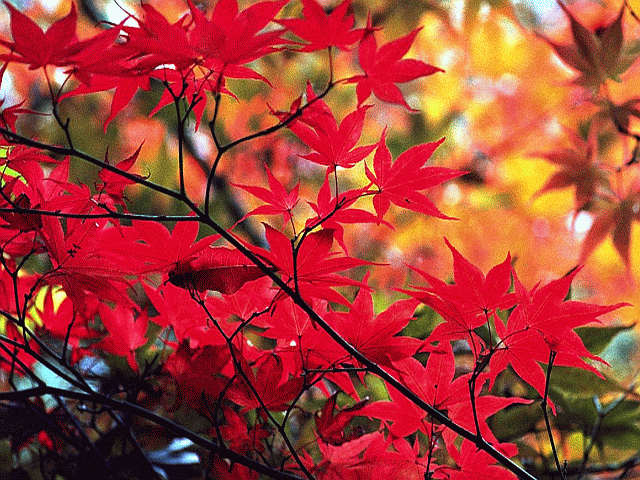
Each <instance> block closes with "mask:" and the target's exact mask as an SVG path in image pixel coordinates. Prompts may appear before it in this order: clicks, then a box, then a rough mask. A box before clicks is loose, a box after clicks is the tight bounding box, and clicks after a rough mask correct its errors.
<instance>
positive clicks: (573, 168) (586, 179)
mask: <svg viewBox="0 0 640 480" xmlns="http://www.w3.org/2000/svg"><path fill="white" fill-rule="evenodd" d="M568 133H569V136H570V138H571V140H572V142H573V144H574V147H575V148H574V149H568V148H567V149H562V150H559V151H555V152H551V153H546V154H540V155H541V156H542V157H544V158H546V159H547V160H549V161H550V162H553V163H555V164H557V165H559V166H560V167H561V169H560V170H559V171H557V172H555V173H554V174H553V175H552V176H551V177H550V178H549V180H547V182H546V183H545V184H544V186H543V187H542V188H541V189H540V190H538V191H537V192H536V193H535V195H534V198H535V197H537V196H538V195H541V194H543V193H545V192H548V191H549V190H554V189H561V188H566V187H569V186H571V185H574V186H575V189H576V193H575V197H576V207H575V208H576V210H577V211H579V210H582V209H583V208H584V207H585V205H586V204H587V203H588V202H589V201H591V200H592V199H593V198H594V196H595V194H596V191H597V188H598V186H600V185H607V176H606V172H605V171H604V170H603V169H602V168H601V167H600V166H599V165H598V164H597V163H596V162H595V160H596V155H597V153H598V147H597V140H596V133H595V129H591V131H590V133H589V138H588V139H587V140H586V141H585V140H583V139H581V138H580V137H579V136H578V135H577V134H576V133H575V132H570V131H569V132H568Z"/></svg>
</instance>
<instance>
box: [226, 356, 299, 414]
mask: <svg viewBox="0 0 640 480" xmlns="http://www.w3.org/2000/svg"><path fill="white" fill-rule="evenodd" d="M244 370H245V373H246V375H247V378H248V379H249V381H250V382H251V384H252V385H253V387H254V389H255V391H256V392H257V394H258V395H259V397H260V399H261V401H262V405H264V406H266V407H267V408H268V409H269V410H272V411H284V410H286V409H287V408H288V407H289V402H291V401H292V400H294V399H296V398H297V396H298V395H299V393H300V390H301V389H302V388H303V387H304V383H305V379H304V378H302V377H292V378H283V364H282V360H281V359H280V357H279V356H278V355H275V354H271V353H267V354H265V355H264V357H263V359H262V361H261V362H260V365H259V366H258V368H257V370H256V372H255V373H254V371H253V370H252V369H251V368H249V367H248V366H246V367H245V368H244ZM227 396H228V398H229V399H230V400H231V401H233V402H234V403H237V404H238V405H241V406H242V409H241V411H240V413H246V412H248V411H249V410H252V409H254V408H260V407H261V403H260V402H259V401H258V399H257V398H256V396H255V395H254V393H253V391H252V389H251V388H250V387H249V386H248V385H247V384H246V383H245V380H243V381H241V382H239V383H234V385H233V386H232V387H231V388H230V389H229V391H228V393H227Z"/></svg>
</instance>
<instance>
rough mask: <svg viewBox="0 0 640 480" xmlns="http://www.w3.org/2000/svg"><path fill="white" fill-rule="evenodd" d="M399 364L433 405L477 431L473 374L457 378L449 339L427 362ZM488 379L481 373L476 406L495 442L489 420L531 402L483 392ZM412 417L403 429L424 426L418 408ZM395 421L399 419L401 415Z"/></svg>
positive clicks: (483, 429)
mask: <svg viewBox="0 0 640 480" xmlns="http://www.w3.org/2000/svg"><path fill="white" fill-rule="evenodd" d="M395 367H396V369H397V370H398V371H400V372H401V380H402V383H403V384H404V385H406V386H407V387H408V388H410V389H411V390H412V391H413V392H415V393H416V394H417V395H419V396H420V397H421V398H422V399H423V400H425V401H426V402H427V403H429V404H430V405H432V406H433V407H435V408H437V409H439V410H441V411H444V412H447V415H448V417H449V418H450V419H451V420H452V421H454V422H455V423H457V424H458V425H460V426H461V427H463V428H465V429H467V430H470V431H475V428H476V427H475V419H474V414H473V411H474V408H473V405H472V403H471V396H470V392H469V379H470V377H471V373H468V374H466V375H460V376H458V377H455V370H456V368H455V359H454V356H453V350H452V348H451V343H450V342H449V341H441V342H440V343H439V345H438V346H437V347H436V348H433V349H432V351H431V353H430V354H429V358H428V359H427V364H426V365H422V364H421V363H420V362H419V361H418V360H416V359H415V358H413V357H409V358H405V359H404V360H401V361H399V362H397V363H396V364H395ZM487 378H488V376H487V375H486V374H481V375H480V376H479V377H478V381H477V382H476V391H475V392H474V395H475V397H476V398H475V409H476V413H477V418H478V419H479V426H480V433H481V435H482V436H483V438H485V439H487V440H488V441H490V442H492V443H498V441H497V440H496V438H495V436H494V435H493V433H492V432H491V429H490V428H489V426H488V425H487V423H486V419H488V418H489V417H490V416H492V415H494V414H495V413H496V412H498V411H500V410H502V409H504V408H505V407H506V406H508V405H512V404H514V403H528V402H529V401H528V400H525V399H522V398H518V397H511V398H504V397H496V396H494V395H481V393H482V387H483V385H484V383H485V382H486V380H487ZM412 416H413V421H412V422H411V423H410V424H405V425H402V424H400V425H401V426H402V427H403V428H412V429H414V428H415V429H416V430H420V429H422V425H421V422H422V418H423V417H419V413H418V412H417V411H415V412H412ZM382 418H385V417H382ZM391 420H396V422H397V421H398V419H397V418H396V419H391ZM442 435H443V439H444V440H445V442H446V443H447V444H449V443H452V442H454V441H455V439H456V438H457V434H456V433H455V432H453V431H451V430H449V429H445V431H444V432H442ZM503 447H504V448H506V449H511V448H513V447H511V446H509V444H504V445H503Z"/></svg>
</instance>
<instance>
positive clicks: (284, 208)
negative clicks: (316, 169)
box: [231, 165, 300, 228]
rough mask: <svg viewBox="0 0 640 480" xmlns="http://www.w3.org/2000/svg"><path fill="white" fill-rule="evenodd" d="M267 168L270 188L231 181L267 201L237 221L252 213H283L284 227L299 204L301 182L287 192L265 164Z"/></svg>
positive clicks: (235, 185)
mask: <svg viewBox="0 0 640 480" xmlns="http://www.w3.org/2000/svg"><path fill="white" fill-rule="evenodd" d="M265 169H266V170H267V178H268V180H269V188H268V189H267V188H263V187H256V186H253V185H237V184H235V183H231V185H233V186H234V187H238V188H242V189H243V190H246V191H247V192H249V193H250V194H251V195H253V196H254V197H257V198H259V199H260V200H262V201H264V202H266V203H267V205H260V206H259V207H257V208H254V209H253V210H251V211H250V212H249V213H247V214H246V215H245V216H244V217H242V218H241V219H240V220H238V222H237V223H240V222H242V221H244V220H245V219H246V218H247V217H249V216H251V215H282V221H283V223H284V225H283V228H284V226H285V225H286V223H287V222H290V221H292V220H293V214H292V213H291V212H292V210H293V209H294V207H295V206H296V205H297V204H298V190H299V188H300V183H298V184H297V185H296V186H295V187H294V188H293V190H291V191H290V192H287V190H286V189H285V188H284V185H282V184H281V183H280V182H279V181H278V179H277V178H276V177H274V176H273V174H272V173H271V170H269V167H267V166H266V165H265Z"/></svg>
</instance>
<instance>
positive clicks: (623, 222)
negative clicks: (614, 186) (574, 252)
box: [580, 192, 640, 268]
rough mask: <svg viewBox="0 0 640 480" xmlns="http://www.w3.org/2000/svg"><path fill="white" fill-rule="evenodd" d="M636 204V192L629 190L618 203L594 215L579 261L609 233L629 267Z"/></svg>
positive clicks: (637, 218)
mask: <svg viewBox="0 0 640 480" xmlns="http://www.w3.org/2000/svg"><path fill="white" fill-rule="evenodd" d="M637 205H638V192H630V193H629V195H627V197H625V198H623V199H622V200H621V201H620V202H619V203H617V204H614V205H613V206H610V207H608V208H606V209H605V210H603V211H602V212H600V213H598V214H597V215H596V216H595V219H594V220H593V223H592V224H591V228H589V231H588V232H587V236H586V237H585V239H584V243H583V244H582V250H581V252H580V263H584V261H585V260H586V259H587V257H588V256H589V255H590V254H591V252H593V250H595V248H596V247H597V246H598V245H600V244H601V243H602V242H603V241H604V240H605V238H606V237H607V235H609V233H611V236H612V240H613V246H614V247H615V249H616V250H617V252H618V254H619V255H620V257H621V258H622V260H623V261H624V263H625V265H626V266H627V268H629V267H630V265H631V263H630V258H629V248H630V243H631V226H632V223H633V222H634V221H636V220H640V214H639V213H638V209H637Z"/></svg>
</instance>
